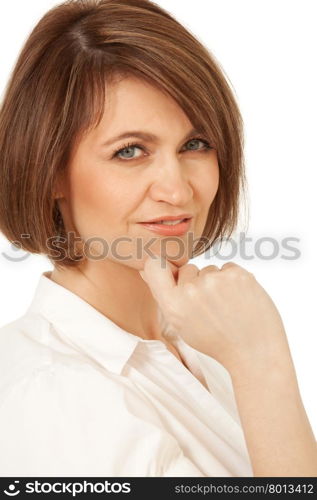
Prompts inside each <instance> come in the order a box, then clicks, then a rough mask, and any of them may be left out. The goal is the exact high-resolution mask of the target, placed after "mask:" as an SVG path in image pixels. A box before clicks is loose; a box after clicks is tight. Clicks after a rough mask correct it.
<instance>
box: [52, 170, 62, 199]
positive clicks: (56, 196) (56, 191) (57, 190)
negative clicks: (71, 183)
mask: <svg viewBox="0 0 317 500" xmlns="http://www.w3.org/2000/svg"><path fill="white" fill-rule="evenodd" d="M63 186H65V182H64V179H63V178H62V177H61V175H59V176H58V178H57V180H56V182H55V188H54V191H53V199H54V200H57V199H59V198H64V197H65V194H64V190H63Z"/></svg>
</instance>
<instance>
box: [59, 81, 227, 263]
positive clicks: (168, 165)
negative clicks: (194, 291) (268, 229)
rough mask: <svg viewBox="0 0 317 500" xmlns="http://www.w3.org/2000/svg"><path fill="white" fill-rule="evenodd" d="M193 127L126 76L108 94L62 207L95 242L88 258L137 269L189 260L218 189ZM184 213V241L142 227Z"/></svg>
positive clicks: (169, 103) (209, 152) (210, 152)
mask: <svg viewBox="0 0 317 500" xmlns="http://www.w3.org/2000/svg"><path fill="white" fill-rule="evenodd" d="M192 128H193V127H192V124H191V123H190V121H189V120H188V118H187V117H186V115H185V114H184V112H183V111H182V109H181V108H180V107H179V106H178V105H177V103H176V102H175V101H174V100H173V99H172V98H170V97H169V96H167V95H165V94H164V93H162V92H160V91H159V90H157V89H156V88H155V87H152V86H151V85H150V84H149V83H146V82H143V81H142V80H139V79H137V78H134V77H129V78H125V79H123V80H121V81H119V82H117V83H114V84H113V85H112V86H111V87H107V95H106V106H105V112H104V115H103V118H102V121H101V122H100V124H99V125H98V127H97V128H95V129H93V130H92V131H90V132H89V133H88V134H86V135H85V136H84V138H83V139H82V141H81V142H80V143H79V146H78V147H77V149H76V150H75V152H74V155H73V157H72V161H71V164H70V166H69V169H68V171H67V178H66V184H64V185H63V196H64V199H63V201H62V204H61V205H60V206H61V209H62V213H63V216H64V217H65V220H66V221H69V220H70V221H71V225H72V226H73V227H75V228H76V231H77V232H78V234H79V235H80V236H81V238H83V239H84V240H87V239H89V238H92V240H90V241H89V245H88V243H87V245H86V247H85V255H86V256H87V257H88V258H90V259H93V260H94V261H99V260H100V261H101V260H102V259H103V258H105V257H106V258H108V259H111V260H115V261H120V263H121V264H123V265H125V266H130V267H133V268H135V269H142V268H143V265H144V262H145V260H146V258H147V255H148V254H150V253H160V254H162V255H164V256H165V257H166V258H168V259H169V260H170V261H172V262H173V263H174V264H176V265H177V266H181V265H184V264H185V263H186V262H187V261H188V259H189V258H190V256H191V251H192V249H193V246H194V243H193V242H194V240H195V239H196V243H197V239H198V238H199V236H201V234H202V232H203V229H204V226H205V223H206V220H207V214H208V210H209V207H210V205H211V203H212V201H213V200H214V197H215V195H216V192H217V189H218V182H219V170H218V162H217V154H216V151H215V150H214V149H207V148H206V146H205V143H204V142H202V141H201V140H199V139H195V140H194V141H193V139H194V138H195V137H199V136H201V134H197V133H193V134H190V135H189V136H188V134H189V133H190V132H191V130H192ZM131 131H138V132H139V133H143V134H148V136H151V137H144V138H141V137H136V134H135V133H132V132H131ZM128 132H129V133H128ZM125 133H128V135H127V137H126V138H125V139H120V140H117V139H115V138H116V137H117V136H119V135H122V134H125ZM201 137H202V138H203V136H201ZM134 143H137V144H138V146H131V145H132V144H134ZM129 144H130V146H129V147H128V145H129ZM125 148H126V149H125ZM118 150H121V151H118ZM182 214H191V215H192V219H191V221H190V223H189V226H188V230H187V232H185V233H184V234H178V235H172V236H168V235H166V234H160V233H158V232H156V231H153V230H151V229H150V228H149V227H146V226H144V225H141V224H140V223H141V222H145V221H151V220H153V219H156V218H163V217H164V216H167V215H172V216H175V215H176V216H178V215H182ZM66 224H68V223H67V222H66ZM166 227H167V228H170V227H171V226H166ZM68 229H69V230H70V228H69V226H68ZM167 230H168V229H167ZM190 237H191V239H190Z"/></svg>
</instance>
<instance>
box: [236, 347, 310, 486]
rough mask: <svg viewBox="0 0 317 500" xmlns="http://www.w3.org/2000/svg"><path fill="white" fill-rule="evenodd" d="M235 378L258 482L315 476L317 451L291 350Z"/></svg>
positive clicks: (239, 370) (257, 363) (239, 371)
mask: <svg viewBox="0 0 317 500" xmlns="http://www.w3.org/2000/svg"><path fill="white" fill-rule="evenodd" d="M231 378H232V383H233V388H234V392H235V397H236V401H237V406H238V410H239V414H240V419H241V423H242V427H243V430H244V435H245V439H246V443H247V447H248V450H249V455H250V459H251V463H252V468H253V472H254V476H271V477H272V476H291V477H296V476H312V477H315V476H317V446H316V441H315V437H314V434H313V431H312V428H311V426H310V423H309V421H308V418H307V415H306V412H305V409H304V406H303V403H302V400H301V396H300V392H299V388H298V384H297V379H296V373H295V368H294V365H293V362H292V359H291V355H290V353H289V351H288V350H285V351H283V352H280V353H279V355H278V356H276V357H274V359H272V358H270V360H266V361H264V360H263V359H261V360H260V359H254V360H253V361H252V363H249V364H248V366H243V365H239V367H238V368H237V369H236V370H233V371H232V372H231Z"/></svg>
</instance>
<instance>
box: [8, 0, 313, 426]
mask: <svg viewBox="0 0 317 500" xmlns="http://www.w3.org/2000/svg"><path fill="white" fill-rule="evenodd" d="M156 3H157V4H159V5H160V6H162V7H164V8H166V9H167V10H169V11H170V12H171V13H172V14H174V15H175V16H176V17H177V19H178V20H179V21H181V22H182V23H183V24H184V25H185V26H186V27H187V28H188V29H189V30H190V31H191V32H192V33H194V34H195V35H196V36H197V37H198V38H199V40H200V41H201V42H203V43H204V44H205V45H206V46H207V47H208V48H209V50H211V52H212V53H213V54H214V56H215V57H216V59H217V60H218V62H219V63H220V64H221V66H222V68H223V70H224V71H225V73H226V75H227V77H228V78H229V79H230V82H231V84H232V85H233V88H234V91H235V94H236V98H237V100H238V103H239V106H240V109H241V112H242V115H243V118H244V123H245V136H246V150H245V153H246V164H247V176H248V183H249V214H250V215H249V226H248V228H246V229H247V232H246V236H247V237H248V238H250V239H251V241H250V242H248V243H247V245H246V250H247V252H246V253H247V254H248V255H250V256H253V257H254V258H253V259H252V260H245V259H243V258H241V255H240V253H241V252H239V248H238V250H237V253H236V254H235V255H231V258H230V259H224V258H222V259H220V258H219V257H218V258H217V257H212V258H211V259H209V260H207V259H204V258H203V257H200V258H197V259H194V260H193V261H192V262H194V263H195V264H196V265H198V267H199V268H201V267H204V266H206V265H208V264H213V263H215V264H217V265H220V266H222V264H223V263H224V262H227V261H228V260H232V261H234V262H236V263H238V264H239V265H242V266H244V267H245V268H247V269H248V270H250V271H252V272H253V273H254V274H255V275H256V278H257V279H258V281H259V282H260V283H261V285H262V286H263V287H264V288H265V289H266V290H267V292H268V293H269V294H270V296H271V297H272V299H273V300H274V302H275V304H276V305H277V307H278V309H279V311H280V314H281V316H282V318H283V322H284V325H285V328H286V332H287V336H288V340H289V345H290V349H291V352H292V356H293V360H294V364H295V367H296V372H297V377H298V382H299V386H300V390H301V395H302V399H303V402H304V405H305V408H306V411H307V414H308V417H309V419H310V422H311V424H312V426H313V429H314V432H315V435H316V436H317V402H316V389H315V384H314V381H316V380H317V376H316V375H317V371H316V345H317V342H316V334H317V320H316V310H317V307H316V306H317V303H316V296H317V294H316V282H317V271H316V259H315V249H316V247H317V245H316V243H317V238H316V220H315V218H316V213H317V212H316V209H315V203H316V194H315V193H316V181H317V176H316V169H317V161H316V158H317V152H316V144H317V141H316V116H317V104H316V103H317V101H316V89H317V76H316V69H315V68H316V47H317V30H316V12H315V11H316V1H315V0H303V1H301V2H299V1H298V0H297V1H292V0H279V1H276V0H265V1H263V0H258V1H256V2H255V1H254V0H239V1H237V0H217V1H213V0H195V1H194V2H193V1H192V0H157V2H156ZM56 4H57V2H56V1H49V0H37V1H35V0H29V1H28V2H23V1H15V2H12V3H9V2H6V3H5V4H4V5H2V7H1V18H0V93H2V92H3V91H4V88H5V85H6V81H7V79H8V76H9V74H10V71H11V69H12V67H13V64H14V62H15V60H16V58H17V55H18V52H19V51H20V49H21V47H22V44H23V43H24V41H25V40H26V37H27V36H28V34H29V33H30V30H31V29H32V28H33V26H34V25H35V23H36V22H37V21H38V20H39V19H40V17H41V16H42V15H43V14H44V13H45V12H46V11H47V10H48V9H49V8H50V7H52V6H54V5H56ZM0 160H1V159H0ZM243 230H244V226H243V225H242V226H241V227H240V228H237V232H236V235H234V239H235V241H236V242H238V240H239V238H238V236H239V232H240V231H243ZM291 237H292V238H297V239H298V240H297V241H295V242H294V241H293V243H292V246H293V247H296V248H297V249H298V253H300V256H299V258H297V259H296V260H285V259H283V258H281V257H282V255H284V256H291V255H293V253H292V252H290V251H289V250H286V249H285V248H283V246H282V245H283V243H282V240H283V239H284V238H291ZM260 238H274V239H275V241H276V243H275V244H276V245H277V250H278V252H277V253H278V255H277V256H276V257H275V258H274V259H266V260H265V259H263V258H260V257H259V256H257V255H259V252H260V253H262V254H263V255H264V256H265V255H266V256H270V255H271V254H272V244H269V243H268V244H264V243H262V244H260V243H259V241H258V240H259V239H260ZM256 242H258V243H257V244H258V245H260V247H259V248H260V250H259V251H258V252H257V255H256V252H255V245H256ZM231 249H232V247H231V246H229V247H228V251H227V253H225V247H223V248H222V249H221V250H220V252H221V255H223V256H225V255H228V254H229V253H230V251H231ZM3 253H6V254H9V255H12V256H14V257H15V258H16V257H17V256H23V255H25V254H24V253H23V252H18V253H17V252H13V250H12V247H11V245H10V243H9V242H8V241H7V240H5V238H4V237H3V236H1V235H0V304H1V309H0V327H1V326H2V325H5V324H6V323H8V322H10V321H13V320H14V319H16V318H17V317H18V316H20V315H22V314H23V312H24V311H25V309H26V307H27V306H28V305H29V303H30V300H31V298H32V295H33V292H34V289H35V287H36V284H37V282H38V279H39V276H40V274H41V273H42V272H43V271H46V270H49V269H51V264H50V263H49V261H48V260H47V259H45V258H44V257H39V256H35V255H29V257H28V258H27V259H26V260H24V261H22V262H20V263H13V262H10V261H9V260H8V259H6V258H5V256H4V255H3ZM259 321H260V318H259Z"/></svg>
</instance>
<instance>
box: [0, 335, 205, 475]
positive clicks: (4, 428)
mask: <svg viewBox="0 0 317 500" xmlns="http://www.w3.org/2000/svg"><path fill="white" fill-rule="evenodd" d="M13 331H15V330H14V329H13ZM43 359H44V358H43ZM0 407H1V412H0V447H1V454H0V470H1V474H2V475H5V476H12V475H15V476H39V475H42V476H110V477H111V476H113V477H116V476H163V475H165V474H167V475H173V474H174V472H175V474H176V473H177V474H178V475H182V471H183V472H184V471H185V472H184V475H188V471H190V470H191V473H192V475H198V476H199V475H201V473H200V471H199V470H198V469H196V467H195V466H194V464H191V463H190V461H189V460H188V459H187V458H186V457H185V456H184V454H183V451H182V450H181V448H180V447H179V445H178V443H177V441H176V440H175V438H174V437H173V436H172V435H170V434H169V433H168V432H167V431H166V430H165V429H164V425H163V423H162V422H161V419H160V417H159V415H158V413H157V411H156V409H155V407H153V405H152V403H151V402H150V401H149V400H147V398H146V396H144V395H143V394H142V392H141V391H140V390H139V389H138V388H137V387H135V386H134V385H133V384H132V383H131V382H130V381H129V380H128V379H127V378H126V377H124V376H122V375H117V374H113V373H110V372H106V371H105V370H104V369H103V368H102V367H100V369H99V368H98V367H96V366H95V365H92V364H90V363H89V361H88V362H86V363H85V362H82V361H81V362H80V361H79V360H78V359H72V360H71V359H66V358H65V357H64V358H56V359H54V360H51V362H47V363H44V362H43V360H42V361H41V362H38V363H35V364H34V366H33V368H32V369H31V367H28V369H27V370H26V371H25V372H24V373H23V374H22V373H20V374H19V377H17V378H16V379H15V380H14V381H11V383H10V384H8V385H7V387H6V390H5V391H2V392H1V391H0Z"/></svg>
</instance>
